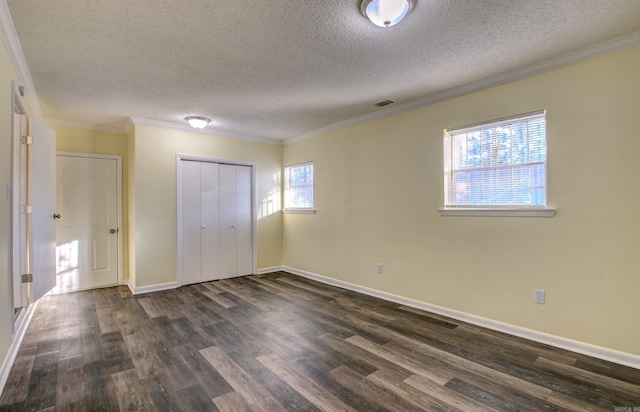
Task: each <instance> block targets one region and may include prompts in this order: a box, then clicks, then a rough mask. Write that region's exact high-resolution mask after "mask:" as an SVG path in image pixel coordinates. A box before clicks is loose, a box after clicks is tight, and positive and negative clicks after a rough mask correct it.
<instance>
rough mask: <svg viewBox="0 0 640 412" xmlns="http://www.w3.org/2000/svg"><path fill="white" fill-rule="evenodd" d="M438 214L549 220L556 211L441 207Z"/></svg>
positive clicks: (516, 117) (525, 115) (515, 116)
mask: <svg viewBox="0 0 640 412" xmlns="http://www.w3.org/2000/svg"><path fill="white" fill-rule="evenodd" d="M545 112H546V111H545V110H538V111H535V112H531V113H524V114H519V115H514V116H509V117H505V118H501V119H495V120H493V121H486V122H479V123H475V124H471V125H466V126H461V127H455V128H450V129H446V130H445V133H447V132H452V131H457V130H461V129H470V128H475V127H477V126H480V125H484V124H487V123H493V122H501V121H508V120H511V119H520V118H523V117H527V116H535V115H539V114H545ZM545 164H546V161H545ZM547 183H548V182H545V190H547V188H548V186H547ZM445 184H446V183H445ZM438 213H440V216H466V217H544V218H550V217H553V216H555V214H556V209H555V208H553V207H549V206H548V205H547V206H537V207H536V206H532V207H526V206H514V207H509V206H492V207H482V206H479V207H473V206H466V207H465V206H462V207H461V206H448V207H447V206H443V207H441V208H440V209H438Z"/></svg>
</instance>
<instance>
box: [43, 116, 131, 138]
mask: <svg viewBox="0 0 640 412" xmlns="http://www.w3.org/2000/svg"><path fill="white" fill-rule="evenodd" d="M44 121H45V123H47V124H48V125H50V126H62V127H69V128H71V129H81V130H93V131H96V132H103V133H111V134H121V135H126V134H127V133H126V131H124V130H123V129H121V128H119V127H107V126H100V125H95V124H89V123H79V122H70V121H67V120H58V119H44Z"/></svg>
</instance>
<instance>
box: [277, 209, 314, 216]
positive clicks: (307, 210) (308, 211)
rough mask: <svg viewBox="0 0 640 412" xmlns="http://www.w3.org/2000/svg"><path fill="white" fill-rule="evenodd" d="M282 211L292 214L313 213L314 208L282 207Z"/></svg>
mask: <svg viewBox="0 0 640 412" xmlns="http://www.w3.org/2000/svg"><path fill="white" fill-rule="evenodd" d="M282 213H285V214H292V215H315V214H316V211H315V209H282Z"/></svg>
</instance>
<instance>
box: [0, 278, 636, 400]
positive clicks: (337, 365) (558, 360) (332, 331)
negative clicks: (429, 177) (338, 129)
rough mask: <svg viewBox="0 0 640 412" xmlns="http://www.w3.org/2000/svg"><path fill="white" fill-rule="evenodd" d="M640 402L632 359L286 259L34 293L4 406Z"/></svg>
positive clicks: (6, 390) (6, 389)
mask: <svg viewBox="0 0 640 412" xmlns="http://www.w3.org/2000/svg"><path fill="white" fill-rule="evenodd" d="M634 407H636V408H638V409H636V410H640V370H637V369H632V368H627V367H623V366H620V365H616V364H612V363H608V362H604V361H601V360H597V359H593V358H589V357H587V356H583V355H579V354H575V353H572V352H568V351H564V350H560V349H556V348H552V347H548V346H545V345H541V344H538V343H533V342H530V341H526V340H523V339H519V338H515V337H511V336H507V335H503V334H500V333H497V332H493V331H490V330H486V329H482V328H479V327H476V326H472V325H468V324H465V323H461V322H458V321H455V320H451V319H447V318H443V317H441V316H437V315H433V314H429V313H425V312H422V311H420V310H417V309H413V308H409V307H405V306H401V305H398V304H395V303H390V302H386V301H383V300H379V299H375V298H372V297H368V296H365V295H361V294H358V293H355V292H351V291H347V290H343V289H340V288H336V287H332V286H328V285H324V284H321V283H316V282H313V281H310V280H307V279H304V278H299V277H297V276H294V275H291V274H287V273H284V272H277V273H271V274H267V275H260V276H248V277H244V278H237V279H229V280H223V281H215V282H210V283H202V284H198V285H192V286H186V287H181V288H179V289H174V290H168V291H163V292H156V293H150V294H144V295H137V296H133V295H131V293H130V292H129V290H128V289H127V288H126V287H124V286H121V287H115V288H108V289H100V290H93V291H85V292H76V293H70V294H64V295H53V296H47V297H45V298H43V299H42V301H41V302H40V304H39V306H38V309H37V312H36V313H35V315H34V318H33V321H32V323H31V325H30V327H29V330H28V332H27V335H26V336H25V339H24V342H23V344H22V347H21V348H20V352H19V354H18V356H17V359H16V361H15V364H14V366H13V369H12V370H11V373H10V376H9V380H8V382H7V384H6V386H5V389H4V392H3V394H2V396H1V397H0V410H1V411H39V410H46V411H54V410H55V411H67V410H68V411H91V412H92V411H174V410H175V411H216V410H221V411H283V410H286V411H317V410H323V411H346V410H356V411H379V410H380V411H382V410H394V411H417V410H426V411H438V410H447V411H449V410H462V411H480V410H498V411H506V410H512V411H526V410H532V411H537V410H544V411H549V410H576V411H590V410H603V411H614V412H615V411H623V412H627V411H633V410H634Z"/></svg>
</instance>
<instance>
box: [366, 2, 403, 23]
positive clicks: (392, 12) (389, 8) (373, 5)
mask: <svg viewBox="0 0 640 412" xmlns="http://www.w3.org/2000/svg"><path fill="white" fill-rule="evenodd" d="M413 3H414V0H362V3H361V4H360V12H361V13H362V14H363V15H364V16H365V17H367V18H368V19H369V20H371V22H372V23H373V24H375V25H376V26H380V27H391V26H395V25H396V24H398V23H400V21H401V20H402V19H404V17H405V16H406V15H407V14H408V13H409V12H410V11H411V9H412V8H413Z"/></svg>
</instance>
